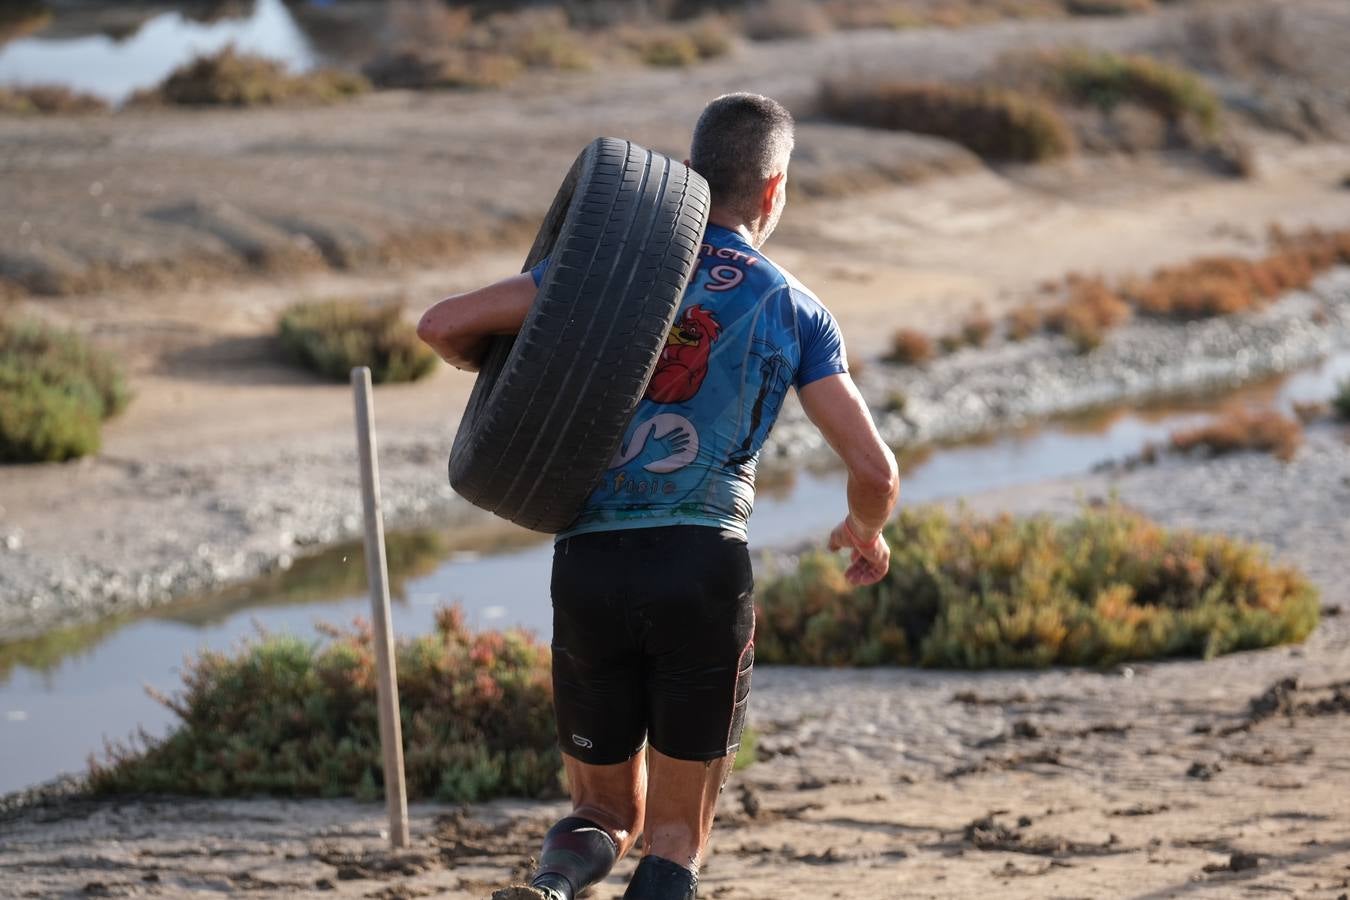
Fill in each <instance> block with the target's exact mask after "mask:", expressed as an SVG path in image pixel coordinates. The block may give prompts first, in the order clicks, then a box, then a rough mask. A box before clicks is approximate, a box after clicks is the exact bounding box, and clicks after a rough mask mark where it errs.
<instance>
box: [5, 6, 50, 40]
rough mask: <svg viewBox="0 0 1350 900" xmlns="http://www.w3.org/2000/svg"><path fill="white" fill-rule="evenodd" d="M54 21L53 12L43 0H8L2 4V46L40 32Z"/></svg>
mask: <svg viewBox="0 0 1350 900" xmlns="http://www.w3.org/2000/svg"><path fill="white" fill-rule="evenodd" d="M51 20H52V11H51V9H50V8H49V7H48V6H47V4H46V3H43V2H41V0H6V2H5V3H3V4H0V45H4V44H6V43H8V42H9V41H12V40H15V39H16V38H21V37H23V36H24V35H28V34H32V33H33V32H35V31H40V30H42V29H43V28H45V27H46V26H47V23H49V22H50V21H51Z"/></svg>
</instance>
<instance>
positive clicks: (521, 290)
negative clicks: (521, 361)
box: [417, 274, 536, 372]
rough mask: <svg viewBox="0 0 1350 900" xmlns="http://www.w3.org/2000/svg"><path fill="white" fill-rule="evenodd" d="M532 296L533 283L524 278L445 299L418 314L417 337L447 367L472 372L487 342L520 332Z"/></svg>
mask: <svg viewBox="0 0 1350 900" xmlns="http://www.w3.org/2000/svg"><path fill="white" fill-rule="evenodd" d="M535 293H536V288H535V286H534V279H533V278H531V277H530V276H529V275H528V274H524V275H513V276H512V277H510V278H505V279H502V280H501V281H498V282H495V283H493V284H490V285H488V286H487V287H484V288H479V289H478V290H476V291H468V292H467V293H463V294H455V295H453V296H450V297H446V298H445V299H444V300H442V301H440V302H439V303H437V304H435V305H434V306H432V307H431V308H430V309H428V310H427V311H426V312H425V313H423V314H422V319H421V321H420V322H418V323H417V336H418V337H419V338H421V339H422V341H423V342H424V343H425V344H427V346H429V347H431V349H433V350H435V351H436V353H437V355H439V356H440V357H441V359H443V360H445V361H446V362H448V363H450V365H452V366H454V367H455V368H458V369H465V370H467V371H470V372H476V371H478V366H479V364H480V363H481V362H482V359H483V354H484V353H485V352H486V350H487V341H488V338H490V337H492V336H493V335H497V334H515V333H517V332H518V331H520V326H521V325H522V324H524V322H525V317H526V315H528V314H529V312H530V307H531V306H533V305H534V297H535Z"/></svg>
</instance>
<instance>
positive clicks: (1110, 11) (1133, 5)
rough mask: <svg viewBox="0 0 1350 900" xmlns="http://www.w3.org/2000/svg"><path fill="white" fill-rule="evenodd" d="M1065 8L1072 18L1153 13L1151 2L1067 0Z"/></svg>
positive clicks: (1133, 0)
mask: <svg viewBox="0 0 1350 900" xmlns="http://www.w3.org/2000/svg"><path fill="white" fill-rule="evenodd" d="M1065 8H1066V9H1067V10H1068V11H1069V14H1070V15H1074V16H1132V15H1138V14H1140V13H1149V12H1153V11H1154V10H1155V9H1157V7H1156V6H1155V5H1154V3H1153V0H1068V3H1067V4H1066V5H1065Z"/></svg>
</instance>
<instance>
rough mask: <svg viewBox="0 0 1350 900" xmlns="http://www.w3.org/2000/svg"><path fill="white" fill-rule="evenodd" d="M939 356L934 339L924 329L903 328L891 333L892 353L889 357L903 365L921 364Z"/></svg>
mask: <svg viewBox="0 0 1350 900" xmlns="http://www.w3.org/2000/svg"><path fill="white" fill-rule="evenodd" d="M936 356H937V349H936V348H935V347H934V346H933V339H932V338H930V337H929V336H928V335H926V334H924V333H923V332H922V331H918V330H916V329H913V328H901V329H899V330H898V331H896V332H895V334H893V335H891V354H890V356H889V357H887V359H889V360H890V361H891V362H893V363H898V364H899V365H902V366H921V365H923V364H924V363H926V362H931V361H932V360H933V358H934V357H936Z"/></svg>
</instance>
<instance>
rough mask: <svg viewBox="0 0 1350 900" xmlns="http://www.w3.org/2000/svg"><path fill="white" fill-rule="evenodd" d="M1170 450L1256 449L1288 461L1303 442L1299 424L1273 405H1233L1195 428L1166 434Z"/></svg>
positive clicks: (1213, 452)
mask: <svg viewBox="0 0 1350 900" xmlns="http://www.w3.org/2000/svg"><path fill="white" fill-rule="evenodd" d="M1168 440H1169V441H1170V442H1171V444H1172V448H1173V449H1174V450H1178V451H1180V452H1182V453H1189V452H1191V451H1193V450H1197V449H1199V450H1203V451H1204V452H1205V453H1207V454H1209V455H1210V456H1224V455H1226V454H1229V453H1241V452H1244V451H1256V452H1259V453H1270V454H1272V455H1273V456H1275V457H1276V458H1277V459H1281V460H1284V461H1285V462H1288V461H1289V460H1291V459H1293V458H1294V455H1295V454H1296V453H1298V448H1299V447H1300V446H1301V445H1302V444H1303V426H1302V424H1300V422H1299V421H1298V419H1296V418H1295V419H1291V418H1289V417H1288V416H1285V415H1283V414H1281V413H1279V412H1276V411H1275V410H1273V409H1257V410H1252V409H1234V410H1230V411H1229V412H1227V413H1225V414H1224V415H1222V416H1220V417H1218V418H1216V419H1214V420H1213V421H1212V422H1209V423H1207V424H1205V425H1200V426H1198V427H1196V428H1186V429H1182V430H1180V431H1174V432H1172V434H1171V435H1170V436H1169V437H1168Z"/></svg>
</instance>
